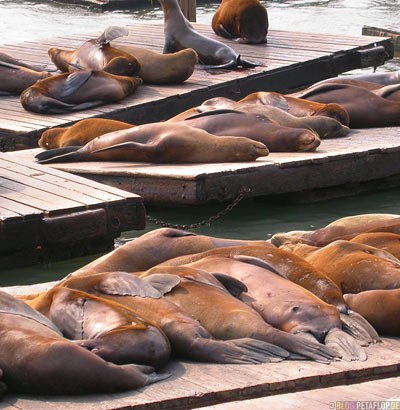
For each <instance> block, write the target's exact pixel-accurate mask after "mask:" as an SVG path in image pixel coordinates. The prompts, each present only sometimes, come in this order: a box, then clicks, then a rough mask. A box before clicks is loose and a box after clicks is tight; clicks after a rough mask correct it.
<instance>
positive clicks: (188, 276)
mask: <svg viewBox="0 0 400 410" xmlns="http://www.w3.org/2000/svg"><path fill="white" fill-rule="evenodd" d="M161 273H167V274H173V275H177V276H179V277H180V278H181V280H180V282H179V284H177V285H176V286H175V287H174V288H173V289H171V291H170V292H168V293H166V294H165V297H166V298H167V299H169V300H170V301H172V302H173V303H175V304H176V305H177V306H179V307H180V308H181V309H182V310H183V311H184V312H185V313H187V314H188V315H189V316H190V317H191V318H193V319H196V320H198V321H199V322H200V323H201V324H202V326H204V327H205V329H207V330H208V331H209V332H210V333H211V335H212V336H214V337H215V338H217V339H221V340H229V339H238V338H244V337H249V338H253V339H258V340H263V341H265V342H269V343H273V344H274V345H277V346H280V347H281V348H284V349H286V350H289V351H290V352H292V353H295V356H294V358H298V355H300V356H302V357H303V358H308V359H314V360H327V359H328V358H329V356H327V355H326V349H325V348H324V347H323V346H321V345H319V344H318V343H316V342H313V341H309V340H308V339H305V338H302V337H300V336H297V335H292V334H289V333H287V332H283V331H281V330H279V329H276V328H274V327H272V326H271V325H269V324H267V323H266V322H265V321H264V320H263V318H262V317H261V316H260V315H259V314H258V313H257V312H256V311H255V310H254V309H252V308H251V307H250V306H248V305H246V304H245V303H243V302H242V301H240V300H239V299H238V297H239V296H240V295H241V294H242V293H243V292H246V291H247V288H246V287H245V286H244V284H243V283H241V282H240V281H237V280H236V279H234V278H233V277H230V276H226V277H225V278H224V279H225V282H224V283H225V285H226V286H228V288H229V290H230V292H231V293H232V294H233V295H235V297H234V296H232V295H231V294H230V293H228V291H227V290H226V289H225V288H224V287H223V286H222V285H221V283H220V282H219V281H218V280H216V278H215V277H214V276H213V275H212V274H210V273H208V272H206V271H203V270H200V269H194V268H189V267H185V266H160V267H158V266H156V267H154V268H151V269H150V270H148V271H147V272H145V273H143V274H142V275H141V276H140V277H141V278H145V277H151V276H153V277H156V276H157V275H159V274H161ZM219 276H220V277H221V275H219ZM286 350H283V349H282V350H280V349H277V352H276V357H275V358H274V357H271V360H272V361H278V360H279V361H280V360H282V359H284V358H288V357H289V353H288V352H287V351H286Z"/></svg>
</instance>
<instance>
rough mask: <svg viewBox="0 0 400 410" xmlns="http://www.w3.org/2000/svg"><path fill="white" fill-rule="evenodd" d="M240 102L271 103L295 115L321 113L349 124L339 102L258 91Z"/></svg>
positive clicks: (346, 114)
mask: <svg viewBox="0 0 400 410" xmlns="http://www.w3.org/2000/svg"><path fill="white" fill-rule="evenodd" d="M239 102H240V103H252V104H263V105H273V106H275V107H278V108H283V109H285V110H286V108H285V107H288V109H287V110H286V111H287V112H288V113H289V114H292V115H294V116H295V117H304V116H306V115H322V116H324V117H330V118H334V119H335V120H338V121H339V122H341V123H342V124H343V125H346V126H349V123H350V119H349V114H348V113H347V111H346V110H345V108H343V107H342V106H340V105H339V104H322V103H317V102H315V101H309V100H305V99H302V98H296V97H295V96H292V95H284V94H279V93H275V92H266V91H259V92H255V93H252V94H249V95H248V96H246V97H244V98H242V99H241V100H239Z"/></svg>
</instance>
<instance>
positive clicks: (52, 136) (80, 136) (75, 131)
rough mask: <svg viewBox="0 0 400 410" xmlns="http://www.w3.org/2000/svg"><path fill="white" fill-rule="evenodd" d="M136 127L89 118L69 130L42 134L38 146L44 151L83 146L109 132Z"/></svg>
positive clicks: (59, 129)
mask: <svg viewBox="0 0 400 410" xmlns="http://www.w3.org/2000/svg"><path fill="white" fill-rule="evenodd" d="M132 127H134V125H132V124H127V123H126V122H122V121H115V120H108V119H106V118H87V119H85V120H81V121H78V122H76V123H75V124H74V125H72V126H71V127H68V128H59V127H57V128H50V129H49V130H46V131H44V132H43V133H42V135H41V137H40V139H39V141H38V144H39V146H40V147H42V148H44V149H54V148H62V147H69V146H83V145H86V144H87V143H88V142H89V141H91V140H93V139H95V138H96V137H99V136H100V135H104V134H108V133H109V132H113V131H119V130H126V129H128V128H132Z"/></svg>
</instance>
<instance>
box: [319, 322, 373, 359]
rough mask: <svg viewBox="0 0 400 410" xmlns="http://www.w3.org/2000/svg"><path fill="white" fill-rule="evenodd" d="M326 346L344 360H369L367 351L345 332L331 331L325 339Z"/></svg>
mask: <svg viewBox="0 0 400 410" xmlns="http://www.w3.org/2000/svg"><path fill="white" fill-rule="evenodd" d="M325 346H327V347H328V348H329V349H330V350H332V351H333V352H335V353H336V354H337V355H338V356H339V357H341V359H342V360H345V361H348V362H351V361H353V360H359V361H361V362H363V361H365V360H367V354H366V353H365V350H364V349H363V348H362V347H361V346H360V345H359V343H358V342H357V341H356V340H355V339H354V338H353V337H351V336H350V335H348V334H347V333H345V332H343V330H340V329H337V328H334V329H331V330H330V331H329V332H328V334H327V335H326V337H325Z"/></svg>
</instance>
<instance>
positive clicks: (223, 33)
mask: <svg viewBox="0 0 400 410" xmlns="http://www.w3.org/2000/svg"><path fill="white" fill-rule="evenodd" d="M217 31H218V33H217V34H219V35H220V36H221V37H225V38H229V39H232V38H236V37H234V36H232V34H231V33H230V32H229V31H228V30H227V29H226V28H225V27H224V26H223V25H222V24H221V23H219V24H217Z"/></svg>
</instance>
